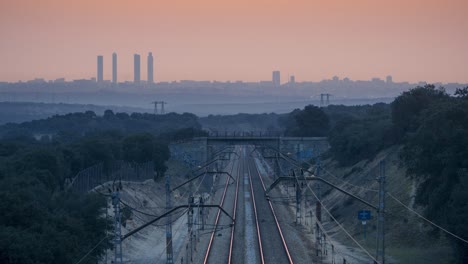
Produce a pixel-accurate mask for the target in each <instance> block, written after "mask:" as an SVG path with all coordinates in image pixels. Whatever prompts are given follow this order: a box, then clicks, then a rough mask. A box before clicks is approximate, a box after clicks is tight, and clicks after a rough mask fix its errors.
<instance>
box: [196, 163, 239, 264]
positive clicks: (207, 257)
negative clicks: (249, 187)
mask: <svg viewBox="0 0 468 264" xmlns="http://www.w3.org/2000/svg"><path fill="white" fill-rule="evenodd" d="M232 164H233V165H232V167H231V175H232V172H233V171H234V163H232ZM230 180H231V178H229V177H227V180H226V183H225V185H224V190H223V194H222V196H221V201H220V206H221V207H223V206H224V201H225V200H226V193H227V190H228V187H229V181H230ZM236 184H237V187H236V188H238V187H239V176H238V177H237V179H236ZM236 195H237V189H236ZM234 211H235V209H234ZM220 216H221V210H220V209H218V212H217V214H216V218H215V222H214V228H213V231H212V232H211V235H210V240H209V242H208V247H207V249H206V252H205V257H204V259H203V263H204V264H206V263H208V261H209V258H210V255H211V252H212V246H213V243H214V240H215V234H216V229H217V227H218V224H219V219H220ZM233 218H234V219H235V216H234V217H233ZM232 229H234V228H232Z"/></svg>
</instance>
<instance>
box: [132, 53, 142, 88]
mask: <svg viewBox="0 0 468 264" xmlns="http://www.w3.org/2000/svg"><path fill="white" fill-rule="evenodd" d="M140 76H141V75H140V55H139V54H135V55H133V82H134V83H140Z"/></svg>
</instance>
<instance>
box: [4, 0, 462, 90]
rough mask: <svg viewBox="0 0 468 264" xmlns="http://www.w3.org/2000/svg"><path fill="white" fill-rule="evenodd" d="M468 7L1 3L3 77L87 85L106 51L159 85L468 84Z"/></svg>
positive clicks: (357, 1)
mask: <svg viewBox="0 0 468 264" xmlns="http://www.w3.org/2000/svg"><path fill="white" fill-rule="evenodd" d="M467 13H468V1H466V0H437V1H434V0H165V1H162V0H79V1H77V0H73V1H72V0H40V1H39V0H2V1H1V2H0V37H1V38H0V61H1V63H0V80H4V81H5V80H6V81H16V80H28V79H33V78H36V77H44V78H46V79H54V78H59V77H65V78H67V79H69V80H70V79H77V78H89V77H95V75H96V55H98V54H102V55H104V67H105V68H104V77H105V78H106V79H110V78H111V54H112V52H114V51H115V52H117V53H118V56H119V81H121V80H131V79H133V68H132V67H133V54H134V53H140V54H141V55H142V64H143V67H142V78H143V79H146V67H145V66H144V65H145V64H146V55H147V53H148V51H152V52H153V55H154V57H155V79H156V80H157V81H172V80H180V79H194V80H221V81H225V80H233V81H234V80H245V81H257V80H267V79H270V78H271V71H272V70H275V69H278V70H280V71H281V72H282V78H283V80H285V78H286V77H287V75H289V74H290V75H292V74H294V75H295V76H296V80H298V81H304V80H312V81H318V80H322V79H325V78H331V77H332V76H333V75H338V76H340V77H341V78H343V77H350V78H351V79H370V78H372V77H381V78H383V77H385V75H387V74H391V75H393V77H394V79H395V80H396V81H411V82H414V81H420V80H427V81H429V82H437V81H442V82H455V81H458V82H468V16H467V15H466V14H467Z"/></svg>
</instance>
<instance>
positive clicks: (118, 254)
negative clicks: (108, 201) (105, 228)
mask: <svg viewBox="0 0 468 264" xmlns="http://www.w3.org/2000/svg"><path fill="white" fill-rule="evenodd" d="M111 197H112V205H113V206H114V253H115V254H114V263H116V264H118V263H123V262H122V229H121V228H122V225H121V215H120V193H119V191H118V190H117V191H114V192H112V195H111Z"/></svg>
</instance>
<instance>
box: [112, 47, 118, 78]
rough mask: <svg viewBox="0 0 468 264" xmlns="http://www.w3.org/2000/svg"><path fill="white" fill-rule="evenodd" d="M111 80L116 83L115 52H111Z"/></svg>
mask: <svg viewBox="0 0 468 264" xmlns="http://www.w3.org/2000/svg"><path fill="white" fill-rule="evenodd" d="M112 82H113V83H117V53H115V52H114V53H112Z"/></svg>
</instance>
